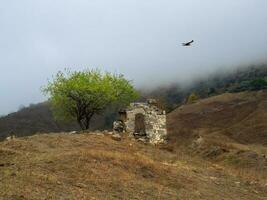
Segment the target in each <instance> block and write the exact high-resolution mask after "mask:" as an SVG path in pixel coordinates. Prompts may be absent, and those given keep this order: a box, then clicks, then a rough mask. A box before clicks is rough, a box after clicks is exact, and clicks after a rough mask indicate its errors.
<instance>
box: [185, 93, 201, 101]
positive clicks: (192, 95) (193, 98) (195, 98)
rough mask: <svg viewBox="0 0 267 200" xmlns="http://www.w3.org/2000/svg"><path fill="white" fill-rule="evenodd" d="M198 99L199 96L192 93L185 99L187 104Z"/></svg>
mask: <svg viewBox="0 0 267 200" xmlns="http://www.w3.org/2000/svg"><path fill="white" fill-rule="evenodd" d="M198 99H199V96H198V95H197V93H196V92H195V91H193V92H192V93H191V94H190V96H189V97H188V99H187V102H186V103H187V104H191V103H195V102H196V101H197V100H198Z"/></svg>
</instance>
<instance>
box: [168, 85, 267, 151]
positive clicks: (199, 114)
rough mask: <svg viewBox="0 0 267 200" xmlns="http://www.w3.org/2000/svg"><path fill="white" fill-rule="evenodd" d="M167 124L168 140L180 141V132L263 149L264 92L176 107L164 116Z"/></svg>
mask: <svg viewBox="0 0 267 200" xmlns="http://www.w3.org/2000/svg"><path fill="white" fill-rule="evenodd" d="M167 121H168V127H169V130H170V133H171V136H170V137H183V135H182V134H181V132H183V131H186V132H188V133H192V134H193V133H194V134H195V135H196V134H197V135H208V136H209V137H216V136H218V137H219V136H224V137H227V138H228V141H233V142H238V143H242V144H260V145H265V146H267V90H261V91H256V92H241V93H225V94H222V95H218V96H214V97H210V98H207V99H202V100H199V101H197V102H196V103H193V104H189V105H183V106H180V107H179V108H177V109H176V110H174V111H173V112H171V113H170V114H169V115H168V120H167ZM190 135H191V134H187V136H190ZM181 139H183V140H184V139H185V138H181ZM188 139H191V138H190V137H189V138H188Z"/></svg>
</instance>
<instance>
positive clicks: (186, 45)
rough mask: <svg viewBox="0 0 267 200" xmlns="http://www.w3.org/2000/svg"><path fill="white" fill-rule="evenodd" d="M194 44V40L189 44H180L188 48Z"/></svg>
mask: <svg viewBox="0 0 267 200" xmlns="http://www.w3.org/2000/svg"><path fill="white" fill-rule="evenodd" d="M193 42H194V40H191V41H190V42H187V43H182V45H183V46H185V47H188V46H191V44H192V43H193Z"/></svg>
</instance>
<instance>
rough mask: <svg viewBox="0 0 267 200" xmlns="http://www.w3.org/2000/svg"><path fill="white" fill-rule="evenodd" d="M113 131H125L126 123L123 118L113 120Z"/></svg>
mask: <svg viewBox="0 0 267 200" xmlns="http://www.w3.org/2000/svg"><path fill="white" fill-rule="evenodd" d="M113 131H114V132H118V133H123V132H124V131H125V124H124V123H123V121H121V120H117V121H114V122H113Z"/></svg>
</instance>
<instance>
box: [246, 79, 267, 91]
mask: <svg viewBox="0 0 267 200" xmlns="http://www.w3.org/2000/svg"><path fill="white" fill-rule="evenodd" d="M249 85H250V89H251V90H262V89H264V88H266V87H267V81H266V80H265V79H264V78H256V79H254V80H252V81H251V82H250V84H249Z"/></svg>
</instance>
